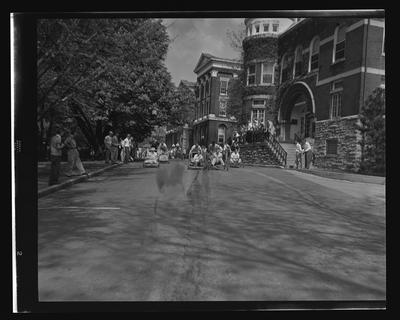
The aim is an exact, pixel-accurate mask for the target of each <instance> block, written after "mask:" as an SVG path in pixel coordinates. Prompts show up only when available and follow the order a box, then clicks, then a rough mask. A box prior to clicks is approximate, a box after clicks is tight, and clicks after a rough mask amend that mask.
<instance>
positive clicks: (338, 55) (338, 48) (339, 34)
mask: <svg viewBox="0 0 400 320" xmlns="http://www.w3.org/2000/svg"><path fill="white" fill-rule="evenodd" d="M334 37H335V38H334V52H333V62H335V61H338V60H343V59H344V49H345V46H346V27H345V26H341V27H340V26H338V27H336V29H335V35H334Z"/></svg>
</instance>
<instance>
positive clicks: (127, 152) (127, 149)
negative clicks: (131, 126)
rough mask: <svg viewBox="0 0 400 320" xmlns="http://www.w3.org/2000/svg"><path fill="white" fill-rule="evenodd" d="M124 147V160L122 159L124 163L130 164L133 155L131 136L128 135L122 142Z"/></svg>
mask: <svg viewBox="0 0 400 320" xmlns="http://www.w3.org/2000/svg"><path fill="white" fill-rule="evenodd" d="M122 147H123V148H124V159H121V160H123V161H124V163H128V162H129V157H130V154H131V135H130V133H128V134H127V135H126V138H125V139H124V140H123V141H122Z"/></svg>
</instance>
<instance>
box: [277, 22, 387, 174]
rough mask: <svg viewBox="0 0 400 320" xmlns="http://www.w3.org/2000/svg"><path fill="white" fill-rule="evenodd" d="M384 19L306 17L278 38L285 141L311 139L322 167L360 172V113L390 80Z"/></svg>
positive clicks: (280, 108) (279, 94)
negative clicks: (374, 93)
mask: <svg viewBox="0 0 400 320" xmlns="http://www.w3.org/2000/svg"><path fill="white" fill-rule="evenodd" d="M384 32H385V24H384V19H378V18H376V19H364V18H306V19H301V20H300V21H298V22H297V23H295V24H294V25H292V26H291V27H290V28H289V29H288V30H286V31H285V32H283V33H282V34H280V35H279V37H278V65H279V86H278V92H277V103H278V105H277V106H276V107H277V119H276V120H277V123H279V124H280V137H279V139H280V141H281V142H293V141H294V139H295V138H296V137H301V138H309V139H310V140H311V142H312V144H313V145H314V152H315V155H316V163H315V165H316V166H318V167H326V168H338V169H345V170H357V168H358V162H359V159H360V156H361V148H360V146H359V144H358V142H359V139H360V137H359V135H358V133H357V130H356V123H357V121H358V115H359V113H360V110H361V107H362V106H363V104H364V101H365V100H366V99H367V97H368V96H369V95H370V94H371V93H372V91H373V90H374V89H375V88H376V87H379V86H382V85H384V83H385V45H384V38H385V37H384Z"/></svg>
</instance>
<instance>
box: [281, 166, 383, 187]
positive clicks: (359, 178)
mask: <svg viewBox="0 0 400 320" xmlns="http://www.w3.org/2000/svg"><path fill="white" fill-rule="evenodd" d="M287 170H289V171H297V172H302V173H306V174H312V175H314V176H318V177H323V178H328V179H335V180H343V181H349V182H358V183H370V184H378V185H385V184H386V177H379V176H369V175H356V174H354V175H352V176H346V173H341V172H330V171H327V172H323V171H322V172H321V171H315V170H304V169H300V170H298V169H289V168H287Z"/></svg>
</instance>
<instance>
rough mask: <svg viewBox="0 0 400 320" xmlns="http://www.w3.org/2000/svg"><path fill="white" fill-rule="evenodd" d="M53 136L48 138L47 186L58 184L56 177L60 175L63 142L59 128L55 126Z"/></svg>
mask: <svg viewBox="0 0 400 320" xmlns="http://www.w3.org/2000/svg"><path fill="white" fill-rule="evenodd" d="M54 133H55V134H54V136H53V137H52V138H51V140H50V161H51V167H50V177H49V186H52V185H54V184H58V178H59V177H60V167H61V155H62V148H63V147H64V144H62V142H61V130H60V128H59V127H56V128H55V130H54Z"/></svg>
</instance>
